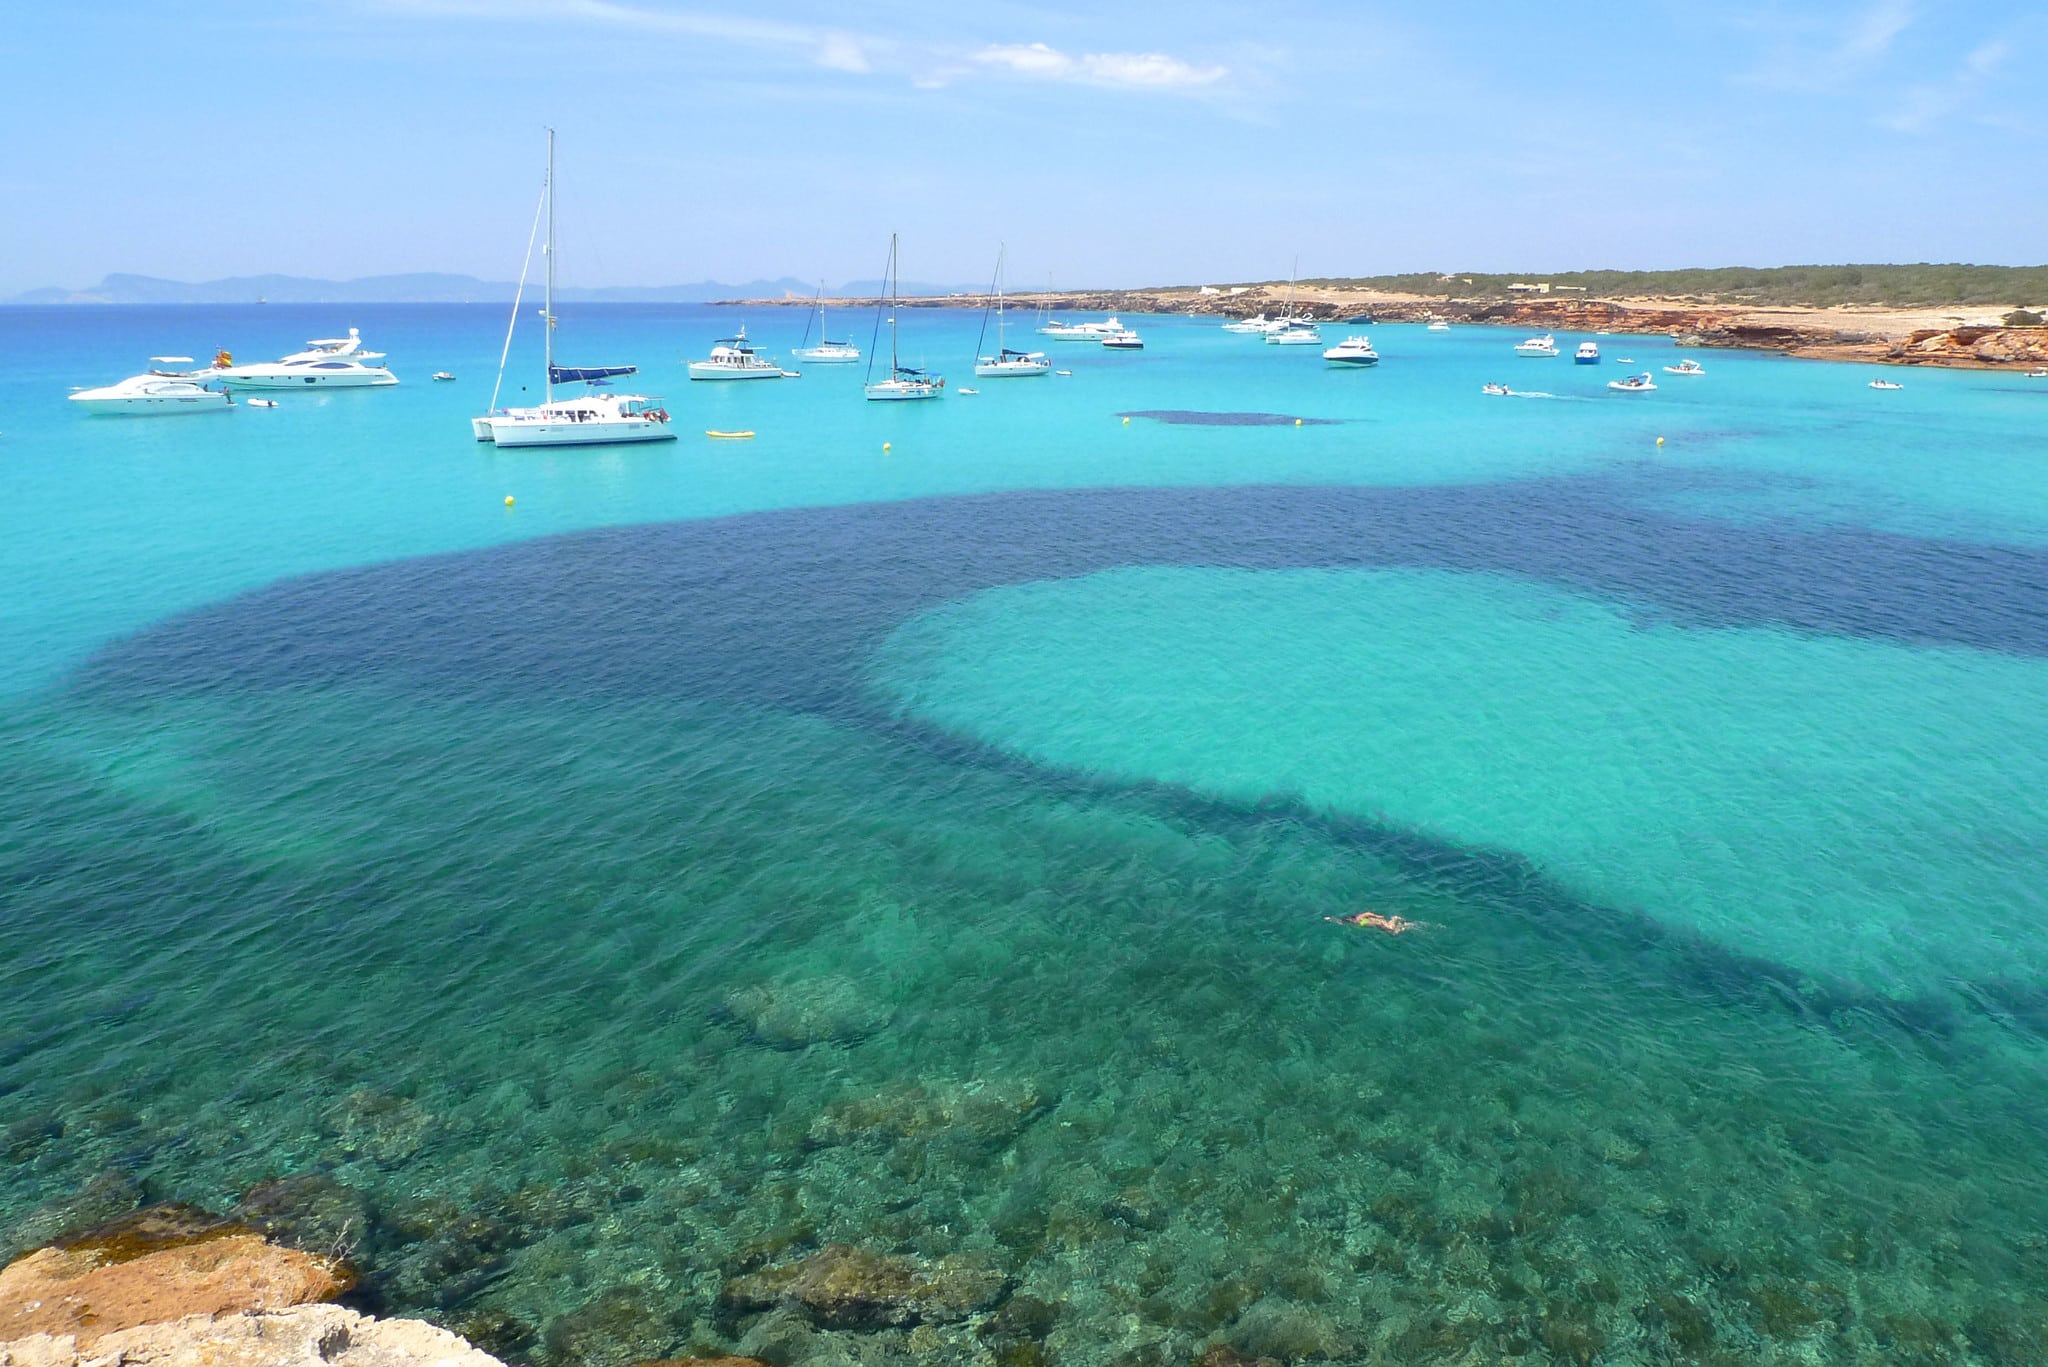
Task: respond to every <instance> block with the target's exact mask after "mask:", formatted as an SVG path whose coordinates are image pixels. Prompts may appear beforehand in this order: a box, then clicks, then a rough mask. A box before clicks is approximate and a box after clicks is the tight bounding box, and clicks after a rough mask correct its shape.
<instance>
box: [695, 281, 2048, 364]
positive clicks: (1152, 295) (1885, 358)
mask: <svg viewBox="0 0 2048 1367" xmlns="http://www.w3.org/2000/svg"><path fill="white" fill-rule="evenodd" d="M718 302H719V303H720V304H722V305H726V306H730V307H749V308H754V307H768V306H773V307H785V306H792V307H802V308H808V307H810V306H811V305H812V304H813V303H814V302H815V301H814V300H812V299H808V298H795V297H791V298H785V299H731V300H720V301H718ZM879 302H880V301H879V300H876V299H872V298H868V299H860V298H849V299H834V300H829V301H828V303H829V305H830V306H831V307H833V308H852V309H859V308H868V307H874V306H875V305H877V304H878V303H879ZM898 302H899V304H900V306H901V307H904V308H973V307H975V306H977V305H978V304H979V303H980V302H981V301H980V298H979V297H978V296H974V295H947V296H942V297H920V298H911V299H903V300H900V301H898ZM1010 303H1011V306H1012V307H1014V308H1016V309H1018V310H1023V311H1029V310H1036V309H1042V308H1048V307H1049V308H1051V309H1053V310H1056V311H1060V312H1079V313H1132V314H1143V313H1182V314H1193V315H1197V316H1204V317H1214V318H1218V319H1223V318H1249V317H1251V316H1252V315H1254V314H1258V313H1274V312H1277V311H1279V310H1281V309H1282V308H1285V307H1287V306H1288V290H1287V287H1285V286H1274V285H1255V286H1252V287H1250V288H1248V289H1246V290H1244V291H1243V292H1242V293H1238V294H1203V293H1201V292H1200V291H1198V290H1185V289H1180V290H1099V291H1076V292H1054V293H1049V294H1048V293H1035V294H1018V295H1012V296H1010ZM1293 307H1294V309H1295V310H1296V311H1297V312H1300V313H1303V314H1306V315H1308V316H1310V317H1313V318H1316V319H1318V320H1320V321H1324V322H1337V321H1342V320H1346V319H1351V318H1357V317H1370V318H1371V319H1372V320H1373V321H1374V322H1382V323H1412V322H1422V321H1425V320H1430V319H1438V318H1441V319H1443V320H1445V321H1447V322H1450V323H1452V324H1454V325H1460V326H1471V325H1476V326H1488V327H1503V328H1513V329H1520V330H1526V331H1537V332H1545V331H1548V332H1592V333H1616V334H1624V335H1637V336H1654V335H1660V334H1661V335H1664V336H1668V337H1672V338H1674V339H1676V340H1677V341H1678V342H1679V343H1680V344H1681V345H1684V346H1688V347H1702V348H1706V347H1737V348H1746V349H1750V350H1759V351H1775V352H1780V353H1782V354H1784V355H1788V356H1799V357H1805V358H1809V359H1814V360H1830V361H1863V362H1871V363H1876V364H1881V365H1906V366H1935V367H1944V368H1946V367H1953V368H1961V369H1979V370H2007V369H2030V368H2035V367H2040V366H2048V327H2007V326H2005V325H2004V324H2003V323H2001V322H1999V321H1997V320H1998V319H1999V318H2000V317H2002V316H2003V315H2004V314H2005V313H2007V312H2009V311H2010V310H2009V309H2007V308H2005V307H2002V306H2001V307H1997V308H1991V309H1985V308H1973V309H1970V310H1968V311H1966V312H1965V313H1963V314H1956V313H1954V312H1944V311H1941V310H1934V309H1888V308H1863V307H1844V308H1825V309H1823V308H1796V307H1775V308H1751V307H1745V306H1738V305H1730V304H1719V303H1702V302H1696V301H1690V300H1669V299H1591V298H1586V297H1584V296H1572V297H1561V296H1555V295H1553V296H1547V297H1542V298H1517V299H1459V298H1455V297H1452V298H1434V297H1425V296H1422V295H1403V294H1388V293H1383V292H1380V291H1375V290H1353V289H1331V288H1304V289H1299V290H1296V291H1295V292H1294V301H1293ZM1980 315H1981V316H1980Z"/></svg>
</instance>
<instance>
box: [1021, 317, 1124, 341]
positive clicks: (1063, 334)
mask: <svg viewBox="0 0 2048 1367" xmlns="http://www.w3.org/2000/svg"><path fill="white" fill-rule="evenodd" d="M1123 330H1124V325H1123V324H1122V323H1119V322H1118V321H1117V320H1116V319H1115V318H1114V317H1111V318H1110V319H1108V320H1107V321H1106V322H1101V323H1047V324H1046V325H1045V326H1044V327H1042V328H1040V329H1039V330H1038V335H1039V336H1041V337H1050V338H1052V339H1053V340H1054V341H1059V342H1099V341H1101V340H1102V339H1103V338H1105V337H1110V336H1114V335H1115V334H1116V333H1119V332H1122V331H1123Z"/></svg>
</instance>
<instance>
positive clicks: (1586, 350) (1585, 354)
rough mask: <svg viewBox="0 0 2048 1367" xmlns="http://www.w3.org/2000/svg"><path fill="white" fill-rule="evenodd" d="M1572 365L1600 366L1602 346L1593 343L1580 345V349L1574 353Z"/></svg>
mask: <svg viewBox="0 0 2048 1367" xmlns="http://www.w3.org/2000/svg"><path fill="white" fill-rule="evenodd" d="M1572 364H1573V365H1599V364H1600V344H1599V343H1598V342H1591V341H1588V342H1581V343H1579V349H1578V350H1577V351H1574V352H1573V353H1572Z"/></svg>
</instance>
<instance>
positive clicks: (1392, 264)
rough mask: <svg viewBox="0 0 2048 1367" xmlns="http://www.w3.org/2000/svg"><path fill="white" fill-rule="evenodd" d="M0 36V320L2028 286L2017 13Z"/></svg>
mask: <svg viewBox="0 0 2048 1367" xmlns="http://www.w3.org/2000/svg"><path fill="white" fill-rule="evenodd" d="M27 8H28V15H27V17H22V16H20V15H11V16H9V17H8V18H6V19H4V20H0V69H4V70H5V71H7V73H8V81H7V88H6V90H5V93H4V94H0V102H4V104H5V106H6V110H5V112H6V118H5V126H6V127H7V128H8V130H9V133H10V136H8V137H7V138H6V139H4V140H0V193H4V194H5V203H6V205H7V210H6V214H5V222H6V224H7V229H6V232H5V234H4V236H0V241H4V244H5V250H4V251H0V294H8V293H13V292H15V291H18V290H22V289H27V288H31V287H34V286H39V285H49V284H57V285H69V286H78V285H84V284H88V283H91V282H93V281H96V280H98V279H99V278H100V277H101V276H102V275H104V274H105V273H107V272H109V271H136V272H141V273H144V274H150V275H161V276H168V277H172V278H175V279H207V278H213V277H217V276H224V275H235V274H250V273H256V272H263V271H279V272H285V273H290V274H301V275H318V276H326V277H330V278H348V277H353V276H361V275H371V274H382V273H385V272H394V271H411V270H447V271H458V272H466V273H470V274H475V275H481V276H485V277H488V278H495V279H505V278H510V277H511V276H513V275H516V274H517V272H518V266H519V259H520V255H521V253H522V252H523V250H524V247H525V236H526V228H527V225H528V223H529V221H530V217H531V214H532V209H533V204H534V199H535V195H536V193H537V191H538V187H539V181H540V170H541V165H540V163H541V156H542V129H543V128H544V127H545V126H546V125H548V124H550V123H552V124H553V125H555V127H556V128H557V130H558V134H559V139H560V142H559V156H560V184H561V194H562V241H563V255H562V276H563V279H564V280H565V282H567V283H573V284H579V285H608V284H666V283H676V282H683V281H695V280H703V279H718V280H728V281H734V280H744V279H751V278H757V277H766V276H779V275H785V274H787V275H795V276H800V277H805V278H819V277H823V278H825V279H828V280H831V281H834V282H837V281H840V280H845V279H849V278H854V277H872V276H874V275H877V274H879V272H880V269H881V265H882V260H883V257H884V256H885V254H886V251H887V246H888V235H889V233H890V232H891V231H892V230H893V231H897V232H900V233H901V234H902V235H903V261H904V274H905V276H906V277H907V278H916V279H922V280H936V281H972V280H978V279H982V278H985V277H986V275H987V273H988V270H989V267H990V265H991V263H992V260H993V257H994V255H995V249H996V243H997V241H998V239H1006V240H1007V241H1008V242H1009V244H1010V268H1011V278H1012V279H1013V280H1016V281H1017V282H1018V283H1019V284H1020V285H1025V286H1033V285H1042V284H1043V283H1044V282H1045V281H1046V279H1047V278H1048V277H1050V278H1051V279H1053V280H1054V281H1055V282H1056V283H1058V284H1060V285H1062V286H1083V285H1092V284H1102V285H1118V284H1124V285H1136V284H1150V283H1204V282H1217V283H1223V282H1228V281H1233V280H1245V279H1270V278H1275V277H1284V276H1285V275H1286V274H1287V272H1288V269H1289V267H1290V264H1291V263H1292V262H1293V261H1294V260H1295V259H1296V257H1297V256H1298V257H1299V260H1300V268H1301V272H1302V274H1303V275H1305V276H1314V275H1351V274H1368V273H1377V272H1384V271H1397V270H1420V269H1445V270H1450V269H1465V270H1486V269H1499V270H1514V271H1531V272H1533V271H1542V270H1564V269H1572V268H1576V267H1595V266H1612V267H1625V268H1629V267H1634V268H1654V267H1666V266H1687V265H1724V264H1755V265H1772V264H1784V263H1788V262H1808V261H1850V260H1857V261H1879V260H1884V261H1897V260H1968V261H1983V262H2001V263H2008V264H2032V263H2038V262H2042V261H2044V260H2048V175H2044V168H2048V6H2038V7H2037V6H2034V5H2031V4H2030V5H2025V6H2018V5H2003V4H1999V5H1977V4H1961V3H1948V2H1947V0H1917V2H1916V0H1861V2H1859V3H1796V4H1795V3H1786V4H1761V3H1756V4H1745V3H1741V0H1688V3H1683V4H1659V3H1649V4H1630V5H1626V6H1623V5H1610V4H1604V3H1602V4H1584V3H1580V4H1550V5H1543V4H1532V3H1530V2H1529V0H1502V2H1501V3H1456V2H1455V0H1453V2H1451V3H1437V4H1433V5H1396V4H1380V3H1371V2H1370V0H1323V2H1311V0H1267V2H1266V3H1260V4H1245V3H1232V4H1215V5H1203V4H1188V3H1181V4H1154V3H1146V2H1145V0H1132V2H1130V3H1120V4H1100V3H1097V4H1085V5H1084V4H1067V3H1032V4H1018V3H1010V2H1009V0H984V3H978V4H975V5H971V6H965V5H959V6H956V5H947V4H939V5H933V4H929V3H927V4H918V5H909V4H896V3H867V4H856V3H844V2H843V0H842V2H841V3H812V0H778V3H775V4H740V3H726V4H723V5H716V6H714V5H706V4H697V3H689V4H685V3H680V0H346V2H345V3H342V2H340V0H336V2H335V3H318V4H307V3H298V2H297V0H268V3H262V4H252V3H245V0H216V2H215V3H209V4H204V5H190V4H186V5H166V4H162V3H153V4H148V5H142V4H129V3H125V0H91V2H90V3H79V4H38V5H34V6H32V7H27Z"/></svg>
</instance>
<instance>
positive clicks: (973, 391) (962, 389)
mask: <svg viewBox="0 0 2048 1367" xmlns="http://www.w3.org/2000/svg"><path fill="white" fill-rule="evenodd" d="M953 392H954V393H955V394H979V393H980V392H981V391H980V390H979V389H969V388H967V387H966V386H965V385H962V386H961V387H960V388H958V389H956V390H954V391H953Z"/></svg>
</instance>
